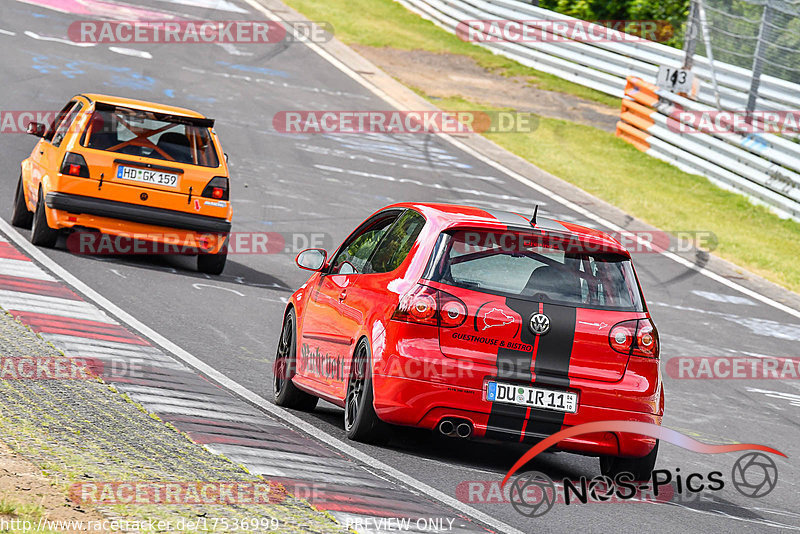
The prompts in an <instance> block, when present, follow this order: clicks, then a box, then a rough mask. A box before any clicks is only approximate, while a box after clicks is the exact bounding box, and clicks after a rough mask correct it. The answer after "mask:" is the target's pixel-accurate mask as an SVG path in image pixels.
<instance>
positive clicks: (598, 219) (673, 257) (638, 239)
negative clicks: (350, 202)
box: [244, 0, 800, 319]
mask: <svg viewBox="0 0 800 534" xmlns="http://www.w3.org/2000/svg"><path fill="white" fill-rule="evenodd" d="M244 1H245V2H247V3H248V4H250V5H251V6H253V7H254V8H255V9H257V10H259V11H260V12H261V13H263V14H264V15H265V16H266V17H267V18H268V19H270V20H273V21H282V20H283V19H281V18H280V17H278V16H277V15H276V14H275V13H273V12H272V11H270V10H269V9H267V8H266V7H264V6H262V5H261V4H259V3H258V1H257V0H244ZM301 42H302V43H303V44H305V45H306V46H308V47H309V48H310V49H311V50H313V51H314V52H316V53H317V54H318V55H319V56H320V57H322V58H323V59H324V60H326V61H327V62H328V63H330V64H331V65H333V66H334V67H336V68H338V69H339V70H340V71H342V72H343V73H344V74H346V75H347V76H349V77H350V78H352V79H353V80H355V81H356V82H358V83H359V84H361V85H363V86H364V87H366V88H367V89H369V90H370V91H372V93H374V94H375V95H376V96H378V97H379V98H381V99H383V100H384V101H386V102H387V103H389V104H391V105H392V106H394V107H395V108H396V109H398V110H402V109H403V106H402V105H401V104H400V103H399V102H398V101H397V100H395V99H394V98H393V97H391V96H390V95H388V94H387V93H386V92H384V91H383V90H382V89H379V88H378V87H377V86H375V85H374V84H373V83H372V82H370V81H369V80H367V79H366V78H365V77H363V76H362V75H360V74H359V73H357V72H356V71H354V70H353V69H351V68H350V67H348V66H347V65H345V64H344V63H342V62H341V61H339V60H338V59H337V58H336V57H334V56H333V55H332V54H330V53H329V52H328V51H326V50H325V49H323V48H322V47H321V46H319V45H318V44H316V43H312V42H308V41H301ZM436 135H438V136H439V137H440V138H442V139H444V140H446V141H448V142H449V143H451V144H452V145H453V146H455V147H456V148H458V149H460V150H462V151H464V152H466V153H467V154H469V155H471V156H473V157H474V158H477V159H478V160H480V161H482V162H483V163H485V164H487V165H489V166H490V167H494V168H495V169H497V170H498V171H500V172H502V173H504V174H506V175H508V176H510V177H511V178H513V179H515V180H517V181H518V182H520V183H522V184H525V185H527V186H528V187H530V188H531V189H533V190H535V191H537V192H539V193H541V194H542V195H546V196H548V197H550V198H551V199H553V200H555V201H556V202H559V203H561V204H563V205H564V206H566V207H568V208H570V209H571V210H573V211H575V212H577V213H580V214H581V215H583V216H584V217H586V218H587V219H589V220H591V221H594V222H596V223H597V224H599V225H601V226H604V227H606V228H608V229H609V230H613V231H615V232H620V233H621V234H622V235H624V236H625V237H626V238H627V239H632V240H635V241H636V243H637V244H639V245H641V246H644V247H646V248H648V249H651V250H655V251H657V252H658V253H660V254H662V255H663V256H664V257H665V258H669V259H671V260H672V261H674V262H676V263H679V264H680V265H683V266H684V267H686V268H688V269H692V270H693V271H697V272H698V273H699V274H701V275H703V276H705V277H707V278H710V279H712V280H714V281H715V282H719V283H720V284H722V285H724V286H727V287H729V288H731V289H734V290H736V291H739V292H740V293H743V294H745V295H747V296H748V297H752V298H754V299H756V300H758V301H759V302H762V303H764V304H766V305H768V306H772V307H773V308H775V309H778V310H780V311H782V312H785V313H788V314H789V315H791V316H793V317H796V318H798V319H800V310H796V309H794V308H791V307H789V306H786V305H785V304H782V303H780V302H778V301H776V300H774V299H771V298H769V297H767V296H765V295H762V294H760V293H757V292H756V291H753V290H752V289H748V288H746V287H744V286H743V285H740V284H737V283H736V282H732V281H731V280H728V279H727V278H725V277H724V276H720V275H719V274H717V273H715V272H713V271H709V270H708V269H706V268H705V267H699V266H697V265H695V264H694V263H692V262H691V261H689V260H687V259H685V258H683V257H681V256H678V255H677V254H675V253H673V252H669V251H667V250H663V249H659V248H657V247H655V246H654V245H653V244H652V243H651V242H649V241H647V240H644V239H642V238H641V237H639V236H638V235H636V234H633V233H631V232H629V231H627V230H625V229H624V228H622V227H621V226H617V225H616V224H614V223H613V222H611V221H609V220H607V219H605V218H603V217H600V216H599V215H596V214H595V213H592V212H591V211H589V210H587V209H586V208H584V207H582V206H579V205H578V204H575V203H574V202H571V201H570V200H567V199H566V198H564V197H563V196H561V195H559V194H558V193H556V192H555V191H552V190H550V189H548V188H546V187H544V186H543V185H540V184H537V183H536V182H534V181H533V180H531V179H530V178H526V177H525V176H523V175H521V174H519V173H517V172H515V171H513V170H511V169H509V168H508V167H506V166H505V165H503V164H502V163H498V162H497V161H494V160H492V159H490V158H488V157H486V156H484V155H483V154H481V153H480V152H477V151H476V150H474V149H473V148H471V147H469V146H467V145H465V144H464V143H462V142H461V141H459V140H458V139H456V138H454V137H451V136H449V135H446V134H442V133H437V134H436Z"/></svg>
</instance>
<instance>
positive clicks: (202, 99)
mask: <svg viewBox="0 0 800 534" xmlns="http://www.w3.org/2000/svg"><path fill="white" fill-rule="evenodd" d="M186 98H187V99H188V100H192V101H194V102H202V103H204V104H214V103H215V102H216V101H217V99H216V98H214V97H213V96H198V95H186Z"/></svg>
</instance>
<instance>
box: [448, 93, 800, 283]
mask: <svg viewBox="0 0 800 534" xmlns="http://www.w3.org/2000/svg"><path fill="white" fill-rule="evenodd" d="M435 104H436V105H437V106H439V107H441V108H443V109H447V110H478V109H481V110H486V109H487V106H484V105H479V104H476V103H472V102H468V101H466V100H463V99H458V98H449V99H436V100H435ZM488 109H491V108H488ZM486 137H487V138H489V139H491V140H492V141H494V142H495V143H497V144H498V145H500V146H502V147H503V148H505V149H506V150H508V151H509V152H513V153H514V154H517V155H518V156H521V157H523V158H525V159H526V160H528V161H530V162H532V163H534V164H535V165H536V166H538V167H540V168H542V169H544V170H545V171H547V172H549V173H551V174H554V175H556V176H558V177H560V178H562V179H564V180H566V181H568V182H570V183H572V184H575V185H577V186H578V187H580V188H581V189H583V190H584V191H588V192H589V193H591V194H593V195H595V196H597V197H599V198H602V199H603V200H605V201H607V202H609V203H611V204H613V205H615V206H618V207H620V208H622V209H623V210H625V211H626V212H628V213H630V214H631V215H634V216H635V217H638V218H639V219H642V220H643V221H645V222H648V223H650V224H652V225H653V226H657V227H659V228H662V229H664V230H667V231H672V232H678V231H697V230H704V231H707V230H710V231H712V232H714V233H715V234H716V236H717V238H718V240H719V248H718V249H717V250H715V251H714V253H715V254H717V255H718V256H720V257H723V258H725V259H727V260H730V261H732V262H734V263H736V264H738V265H741V266H743V267H745V268H747V269H749V270H750V271H753V272H756V273H758V274H760V275H762V276H764V277H765V278H767V279H769V280H772V281H773V282H776V283H778V284H781V285H783V286H785V287H788V288H789V289H792V290H793V291H800V264H798V262H797V259H796V258H798V257H800V239H798V237H800V224H798V223H796V222H794V221H790V220H783V219H780V218H778V217H777V216H775V215H774V214H772V213H771V212H770V211H769V210H767V209H766V208H764V207H761V206H755V205H753V204H752V203H750V202H749V201H748V200H747V198H745V197H744V196H742V195H738V194H735V193H730V192H728V191H725V190H723V189H720V188H719V187H716V186H715V185H713V184H712V183H711V182H709V181H708V180H706V179H705V178H703V177H701V176H696V175H693V174H688V173H685V172H682V171H680V170H678V169H677V168H675V167H673V166H672V165H669V164H668V163H665V162H663V161H661V160H658V159H656V158H653V157H651V156H648V155H647V154H645V153H643V152H640V151H638V150H636V149H635V148H634V147H633V146H631V145H629V144H628V143H626V142H624V141H622V140H621V139H618V138H617V137H615V136H614V135H613V134H611V133H607V132H604V131H601V130H598V129H596V128H592V127H591V126H584V125H581V124H575V123H572V122H568V121H563V120H558V119H548V118H544V117H540V118H539V124H538V127H537V128H536V130H535V131H533V132H531V133H514V134H502V133H496V134H487V135H486Z"/></svg>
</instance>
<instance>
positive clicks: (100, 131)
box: [82, 107, 219, 167]
mask: <svg viewBox="0 0 800 534" xmlns="http://www.w3.org/2000/svg"><path fill="white" fill-rule="evenodd" d="M82 144H83V146H85V147H87V148H94V149H97V150H106V151H109V152H116V153H119V154H128V155H132V156H142V157H146V158H154V159H160V160H164V161H173V162H176V163H188V164H190V165H200V166H202V167H219V158H218V157H217V150H216V148H215V147H214V142H213V141H212V139H211V133H210V130H209V128H208V126H206V125H204V124H202V123H200V122H199V121H197V120H193V119H191V118H189V117H175V116H170V115H164V114H160V113H151V112H147V111H140V110H134V109H127V108H122V107H103V108H102V109H97V110H96V111H95V112H94V113H93V114H92V118H91V120H90V121H89V125H88V126H87V129H86V132H85V137H84V140H83V143H82Z"/></svg>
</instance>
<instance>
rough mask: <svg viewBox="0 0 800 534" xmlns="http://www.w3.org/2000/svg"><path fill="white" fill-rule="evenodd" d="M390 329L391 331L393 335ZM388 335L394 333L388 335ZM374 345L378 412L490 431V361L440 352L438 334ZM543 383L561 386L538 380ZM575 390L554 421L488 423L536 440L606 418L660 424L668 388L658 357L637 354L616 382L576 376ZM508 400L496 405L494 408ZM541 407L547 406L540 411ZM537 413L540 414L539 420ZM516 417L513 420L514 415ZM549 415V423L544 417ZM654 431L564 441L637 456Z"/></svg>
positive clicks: (568, 446)
mask: <svg viewBox="0 0 800 534" xmlns="http://www.w3.org/2000/svg"><path fill="white" fill-rule="evenodd" d="M387 337H391V336H387ZM387 341H388V340H387ZM380 349H381V350H376V351H374V352H373V364H374V367H373V382H374V391H375V409H376V412H377V414H378V416H379V417H380V418H381V419H382V420H384V421H386V422H388V423H393V424H397V425H407V426H414V427H420V428H427V429H431V430H433V429H436V428H437V427H438V425H439V423H440V422H441V421H442V420H443V419H445V418H452V419H459V420H466V421H468V422H469V423H471V425H472V427H473V434H472V435H473V436H474V437H477V438H481V437H485V436H486V433H487V427H489V415H490V413H491V412H492V403H491V402H489V401H487V400H485V395H484V384H485V382H486V381H487V380H489V379H496V374H497V370H496V369H495V368H494V367H492V366H487V365H477V364H473V363H471V362H468V361H462V360H456V359H453V358H448V357H445V356H443V355H442V353H441V352H440V351H439V344H438V339H435V338H434V339H424V338H416V339H414V340H413V341H411V342H410V341H408V340H407V339H406V340H404V341H399V342H396V343H387V344H386V345H385V346H383V347H380ZM536 385H537V386H540V387H545V388H552V389H561V388H559V387H558V386H554V385H550V384H547V383H546V382H545V381H541V380H540V381H537V382H536ZM569 390H570V391H575V392H577V393H578V394H579V408H578V412H577V413H574V414H564V415H563V419H562V418H561V417H562V416H561V414H557V413H555V412H553V420H554V421H555V423H554V424H548V423H549V422H548V421H541V420H539V419H540V418H541V417H542V416H541V415H540V416H539V417H538V418H531V417H530V412H528V414H526V415H525V416H524V417H523V418H524V419H525V420H526V421H525V422H523V423H522V424H521V426H522V428H523V430H522V432H520V430H519V427H520V424H519V423H520V421H519V418H520V416H519V410H513V409H512V410H509V413H510V414H513V413H516V415H514V416H512V415H509V417H516V418H517V421H515V423H516V424H514V425H510V426H509V427H507V428H503V425H502V423H500V424H498V420H500V421H502V420H503V418H502V417H501V418H497V417H495V419H494V422H493V424H492V426H491V428H490V430H491V436H492V437H494V438H498V437H499V438H500V439H508V440H511V441H526V442H527V441H534V440H538V439H541V438H544V437H546V435H548V434H545V433H542V428H548V429H552V431H548V433H549V434H552V433H555V432H557V431H558V430H560V429H562V428H566V427H570V426H574V425H578V424H581V423H587V422H593V421H607V420H626V421H640V422H648V423H654V424H661V418H662V414H663V388H662V382H661V374H660V370H659V362H658V360H654V359H648V358H638V357H631V359H630V361H629V362H628V366H627V369H626V372H625V375H624V376H623V378H622V379H621V380H619V381H617V382H600V381H594V380H586V379H570V380H569ZM498 411H499V412H501V413H502V411H503V407H497V406H495V414H497V413H498ZM540 414H541V412H540ZM534 419H536V420H534ZM509 421H510V420H509ZM542 422H543V423H544V425H542V424H539V423H542ZM654 445H655V439H653V438H650V437H647V436H640V435H634V434H616V433H613V432H604V433H596V434H586V435H583V436H577V437H575V438H571V439H568V440H564V441H562V442H561V443H559V445H558V448H560V449H564V450H571V451H574V452H581V453H586V454H596V455H614V456H632V457H639V456H644V455H646V454H648V453H649V452H650V451H651V450H652V448H653V446H654Z"/></svg>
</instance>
